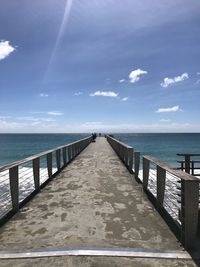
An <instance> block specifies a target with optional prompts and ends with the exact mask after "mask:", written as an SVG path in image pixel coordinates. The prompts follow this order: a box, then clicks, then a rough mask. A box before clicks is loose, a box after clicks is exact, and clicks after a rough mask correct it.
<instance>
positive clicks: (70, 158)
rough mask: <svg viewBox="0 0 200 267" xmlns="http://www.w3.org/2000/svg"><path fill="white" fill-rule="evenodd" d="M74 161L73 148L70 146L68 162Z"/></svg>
mask: <svg viewBox="0 0 200 267" xmlns="http://www.w3.org/2000/svg"><path fill="white" fill-rule="evenodd" d="M71 160H72V146H71V145H69V146H68V162H70V161H71Z"/></svg>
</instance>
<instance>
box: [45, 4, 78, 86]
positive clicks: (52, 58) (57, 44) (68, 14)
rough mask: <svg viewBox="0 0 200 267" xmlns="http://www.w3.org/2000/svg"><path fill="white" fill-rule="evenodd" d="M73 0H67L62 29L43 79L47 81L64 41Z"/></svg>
mask: <svg viewBox="0 0 200 267" xmlns="http://www.w3.org/2000/svg"><path fill="white" fill-rule="evenodd" d="M72 1H73V0H66V4H65V12H64V14H63V18H62V22H61V24H60V29H59V32H58V36H57V39H56V42H55V45H54V48H53V51H52V54H51V57H50V60H49V64H48V66H47V69H46V72H45V75H44V80H43V81H45V80H46V79H47V76H48V72H49V70H50V69H51V66H52V64H53V61H54V58H55V56H56V53H57V50H58V48H59V45H60V43H61V41H62V38H63V35H64V32H65V28H66V26H67V23H68V20H69V16H70V11H71V7H72Z"/></svg>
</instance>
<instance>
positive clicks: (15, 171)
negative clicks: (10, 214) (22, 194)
mask: <svg viewBox="0 0 200 267" xmlns="http://www.w3.org/2000/svg"><path fill="white" fill-rule="evenodd" d="M9 181H10V193H11V200H12V209H13V211H14V212H17V211H18V210H19V166H15V167H13V168H11V169H9Z"/></svg>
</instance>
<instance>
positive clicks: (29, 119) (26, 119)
mask: <svg viewBox="0 0 200 267" xmlns="http://www.w3.org/2000/svg"><path fill="white" fill-rule="evenodd" d="M16 119H17V120H20V121H32V122H39V123H40V122H53V121H55V120H54V119H52V118H41V117H39V118H37V117H31V116H25V117H17V118H16Z"/></svg>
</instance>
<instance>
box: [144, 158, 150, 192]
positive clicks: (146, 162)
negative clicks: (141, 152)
mask: <svg viewBox="0 0 200 267" xmlns="http://www.w3.org/2000/svg"><path fill="white" fill-rule="evenodd" d="M149 165H150V163H149V160H148V159H146V158H143V189H144V191H146V190H147V188H148V182H149Z"/></svg>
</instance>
